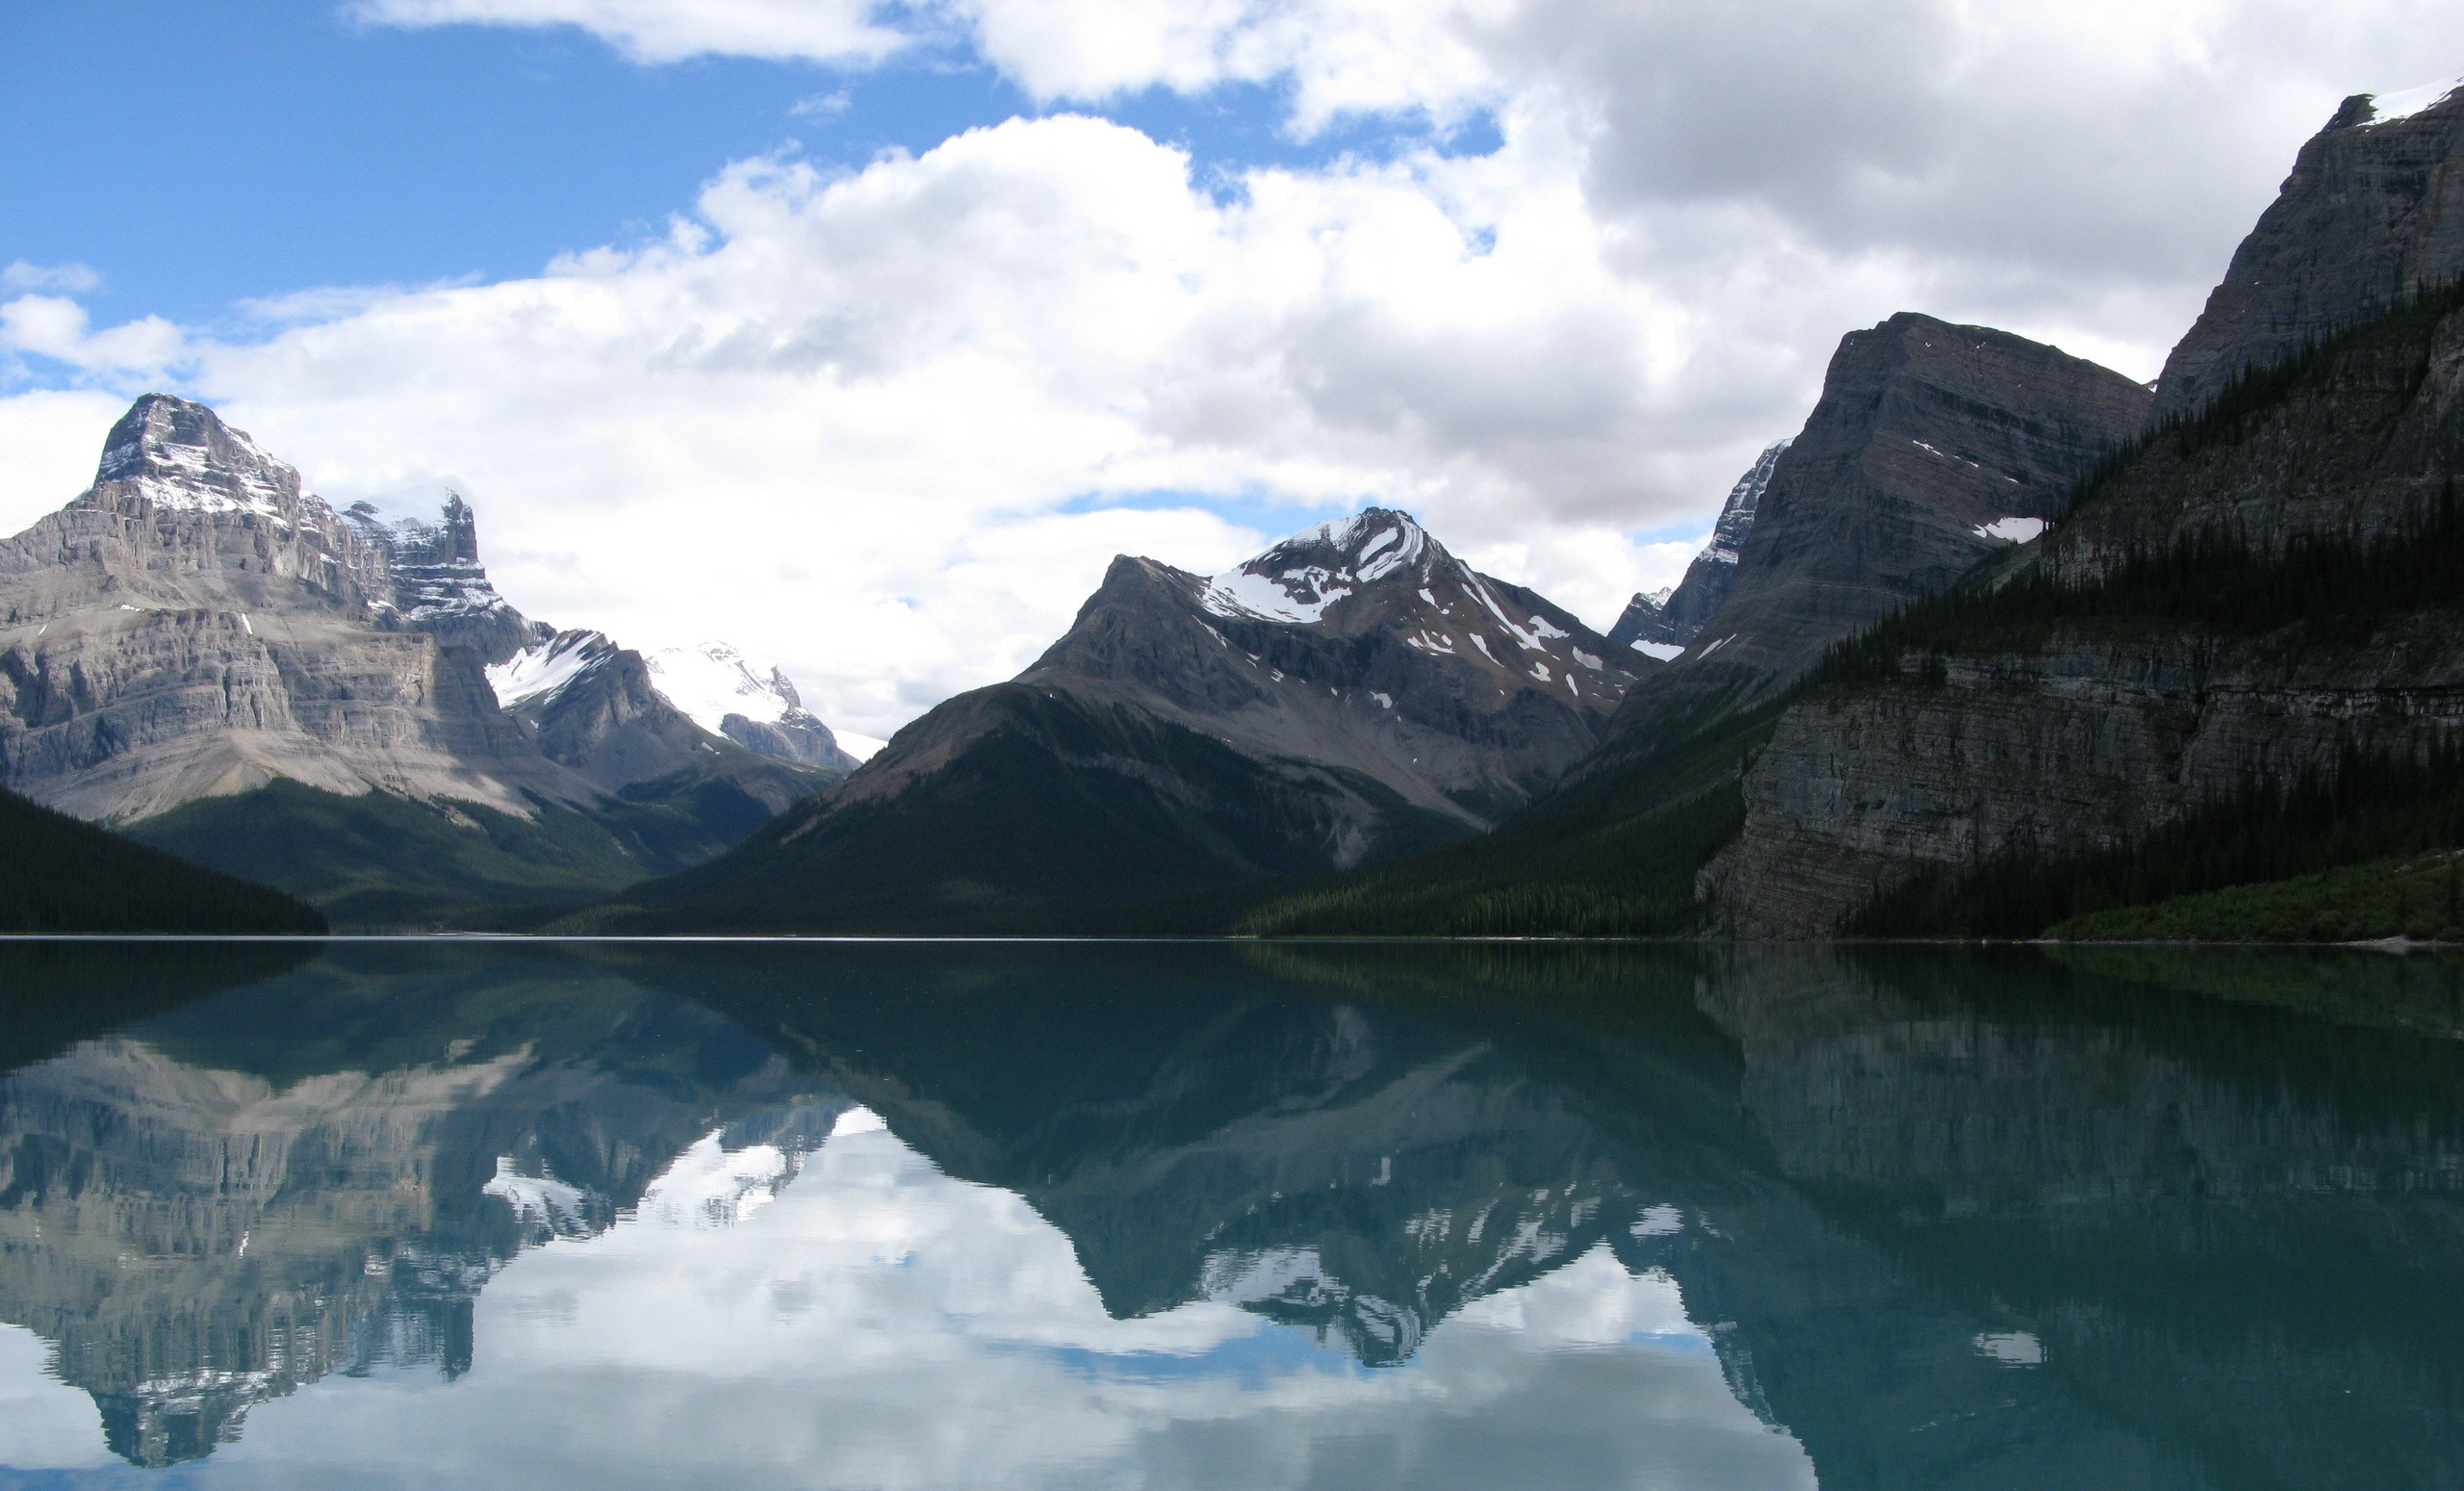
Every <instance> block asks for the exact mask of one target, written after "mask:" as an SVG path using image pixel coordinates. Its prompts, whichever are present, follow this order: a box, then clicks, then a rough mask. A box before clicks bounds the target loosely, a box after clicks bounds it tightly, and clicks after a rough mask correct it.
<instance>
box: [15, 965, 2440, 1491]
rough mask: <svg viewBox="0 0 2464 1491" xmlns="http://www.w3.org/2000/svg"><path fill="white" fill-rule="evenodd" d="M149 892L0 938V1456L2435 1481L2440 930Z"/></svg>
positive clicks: (2101, 1483) (37, 1472)
mask: <svg viewBox="0 0 2464 1491" xmlns="http://www.w3.org/2000/svg"><path fill="white" fill-rule="evenodd" d="M160 956H161V957H170V956H173V955H171V954H163V955H160ZM184 956H185V957H186V958H187V961H186V962H183V963H180V964H177V965H176V967H174V966H172V965H169V964H161V963H160V962H159V960H158V962H157V963H156V964H145V963H143V962H142V961H139V962H135V963H132V962H131V961H130V957H131V955H130V954H128V953H127V951H126V950H125V949H118V950H115V949H111V948H107V947H105V948H94V949H91V950H90V951H89V950H71V949H63V948H57V947H54V948H49V949H41V950H28V949H24V948H17V949H11V950H8V951H7V952H5V953H0V957H13V958H21V959H26V960H32V961H31V962H29V963H28V964H27V966H26V968H25V969H24V970H22V971H18V970H11V971H10V972H9V973H6V974H0V977H7V978H8V979H9V981H10V987H13V988H19V989H28V990H36V991H39V992H40V993H41V994H42V995H43V997H45V998H46V999H47V1000H50V1001H52V1002H53V1003H54V1004H56V1005H59V1006H60V1007H62V1008H68V1009H75V1010H83V1011H85V1012H86V1018H87V1019H88V1021H89V1029H88V1030H86V1031H84V1032H79V1031H74V1030H66V1031H55V1030H51V1029H50V1027H46V1032H47V1033H46V1035H45V1037H44V1041H43V1043H42V1045H41V1047H40V1049H39V1050H34V1049H29V1050H28V1051H27V1053H26V1054H27V1056H29V1057H35V1058H39V1059H35V1060H33V1061H32V1062H31V1064H30V1065H26V1066H23V1067H19V1068H18V1069H16V1070H15V1071H14V1072H13V1073H11V1074H10V1075H9V1076H8V1077H6V1079H5V1080H0V1321H5V1322H7V1323H9V1327H10V1328H6V1329H0V1467H6V1468H0V1487H8V1486H13V1485H29V1486H31V1485H35V1484H40V1485H43V1486H111V1485H119V1484H123V1483H125V1484H132V1485H133V1484H145V1485H163V1484H166V1483H171V1484H189V1483H195V1484H200V1485H222V1484H228V1485H240V1486H267V1485H281V1486H298V1487H325V1486H344V1485H349V1486H391V1485H402V1486H408V1485H431V1484H457V1485H474V1484H514V1483H521V1484H526V1485H537V1486H571V1487H588V1488H603V1487H620V1486H704V1485H714V1484H727V1485H730V1486H748V1487H763V1486H780V1487H788V1486H798V1487H825V1486H826V1487H874V1486H885V1487H886V1486H901V1487H942V1486H949V1487H959V1486H1053V1487H1061V1486H1068V1487H1080V1486H1110V1485H1119V1486H1154V1487H1170V1486H1189V1487H1198V1486H1221V1487H1240V1488H1247V1487H1286V1486H1291V1487H1302V1486H1323V1487H1346V1488H1351V1487H1377V1486H1415V1487H1419V1486H1427V1487H1447V1486H1457V1485H1460V1486H1467V1487H1468V1486H1484V1487H1495V1486H1512V1487H1557V1486H1565V1487H1577V1486H1581V1487H1599V1486H1638V1487H1639V1486H1669V1487H1804V1486H1811V1485H1814V1484H1816V1483H1817V1482H1818V1483H1819V1484H1820V1485H1822V1486H1825V1487H1833V1488H1840V1487H1929V1488H1930V1487H1971V1486H1972V1487H1979V1488H1982V1487H1989V1486H1990V1487H2089V1486H2094V1487H2099V1488H2106V1487H2111V1488H2128V1487H2166V1488H2172V1487H2217V1488H2227V1487H2229V1488H2237V1491H2238V1488H2245V1487H2270V1486H2286V1487H2292V1486H2302V1487H2330V1486H2354V1487H2361V1486H2369V1487H2390V1486H2406V1487H2442V1486H2458V1485H2464V1449H2459V1448H2458V1445H2459V1443H2464V1433H2459V1430H2464V1350H2459V1348H2464V1331H2459V1326H2464V1305H2459V1304H2458V1303H2457V1301H2456V1298H2455V1297H2456V1294H2457V1291H2456V1290H2455V1288H2454V1283H2455V1278H2456V1272H2457V1265H2458V1263H2459V1262H2464V1204H2459V1203H2464V1102H2459V1101H2458V1099H2459V1098H2464V1045H2459V1043H2458V1042H2457V1041H2453V1040H2451V1039H2449V1037H2448V1036H2447V1035H2446V1034H2445V1032H2447V1031H2451V1030H2453V1029H2457V1028H2464V1020H2460V1019H2459V1012H2464V1002H2459V999H2458V997H2457V996H2458V991H2459V989H2464V976H2460V975H2459V967H2464V964H2456V963H2451V962H2448V961H2444V960H2436V961H2434V960H2426V959H2420V958H2415V959H2410V960H2398V959H2390V958H2384V957H2380V956H2378V955H2363V954H2351V955H2333V956H2322V955H2306V954H2289V953H2288V954H2272V955H2261V954H2225V953H2211V954H2190V953H2183V954H2172V955H2162V956H2160V955H2155V954H2146V953H2130V954H2093V955H2091V954H2074V955H2066V960H2067V961H2063V962H2057V961H2055V960H2053V959H2051V958H2048V957H2047V956H2045V955H2043V954H2040V953H2038V952H2035V951H2032V950H2024V949H2016V950H2003V951H1998V952H1992V953H1978V952H1959V951H1950V950H1926V949H1891V950H1879V949H1857V948H1825V947H1812V946H1805V947H1765V948H1697V947H1647V948H1616V949H1609V948H1584V947H1522V948H1502V947H1489V948H1479V947H1474V948H1463V947H1443V946H1410V945H1388V946H1348V947H1347V946H1340V945H1280V946H1277V945H1265V946H1253V947H1239V946H1221V945H1202V944H1199V945H1165V944H1149V945H1128V946H1121V945H1114V946H1096V945H1077V946H1058V945H981V944H979V945H958V946H932V945H925V944H802V945H794V944H749V945H739V946H724V945H707V944H704V945H695V946H684V947H677V948H672V949H669V948H659V949H645V948H643V947H640V946H638V945H624V946H614V945H610V946H587V945H577V946H571V947H555V946H529V945H516V944H486V945H414V946H404V945H398V944H397V945H371V944H335V945H334V946H332V947H330V948H329V949H328V950H326V951H325V952H323V953H322V954H321V955H318V956H316V957H314V958H313V959H309V960H307V961H304V962H295V966H292V967H290V968H288V969H287V970H285V969H281V968H279V967H278V966H275V967H269V966H266V965H265V964H264V962H263V959H262V958H260V959H259V960H258V962H257V963H255V964H230V965H229V966H228V967H223V966H222V965H220V964H215V963H214V961H213V959H212V958H211V957H208V956H206V955H204V954H202V953H195V952H193V951H192V952H190V953H188V954H186V955H184ZM80 959H86V960H88V962H86V963H84V964H80V963H79V962H78V960H80ZM81 970H82V972H83V973H84V975H85V977H84V979H83V981H82V982H81V981H80V978H79V977H78V975H79V974H80V972H81ZM218 970H219V971H218ZM216 983H220V984H222V985H224V986H226V987H224V988H222V989H221V990H219V991H206V990H210V987H211V986H212V985H214V984H216ZM62 990H77V991H78V993H77V996H76V997H74V998H69V997H67V996H65V995H64V994H63V993H62ZM166 991H169V992H166ZM2217 993H2230V994H2234V995H2237V996H2241V997H2243V998H2245V999H2265V1000H2268V1001H2271V1003H2272V1005H2273V1006H2276V1007H2270V1006H2269V1005H2260V1004H2252V1003H2226V1002H2223V1001H2221V1000H2219V999H2217V998H2215V997H2212V996H2213V995H2215V994H2217ZM174 996H176V997H177V998H181V999H189V1000H191V1001H192V1002H189V1003H185V1004H181V1005H179V1007H177V1008H175V1009H171V1010H170V1011H169V1013H166V1014H150V1015H147V1014H146V1013H145V1012H147V1011H150V1010H153V1009H158V1008H161V1007H162V1006H163V1005H165V1004H167V1003H170V1002H171V1001H172V999H173V997H174ZM2287 1006H2289V1007H2290V1008H2285V1007H2287ZM129 1015H140V1016H142V1017H138V1018H135V1019H134V1021H133V1022H129V1023H118V1022H120V1021H122V1020H124V1019H126V1018H127V1017H128V1016H129ZM54 1023H55V1024H57V1019H55V1021H54ZM115 1023H118V1028H116V1029H110V1028H109V1027H110V1026H112V1025H114V1024H115ZM80 1034H83V1035H85V1036H86V1039H83V1040H77V1039H76V1038H77V1037H78V1036H79V1035H80ZM52 1051H57V1052H58V1054H56V1055H46V1054H45V1053H48V1052H52Z"/></svg>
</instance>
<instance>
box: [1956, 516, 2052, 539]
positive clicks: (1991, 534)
mask: <svg viewBox="0 0 2464 1491" xmlns="http://www.w3.org/2000/svg"><path fill="white" fill-rule="evenodd" d="M1973 531H1974V532H1975V534H1976V536H1977V537H1979V538H1992V539H1999V540H2001V541H2002V542H2003V543H2006V544H2024V543H2026V542H2027V541H2028V540H2030V539H2032V538H2035V537H2036V536H2037V535H2038V534H2040V533H2042V532H2043V531H2044V520H2043V519H2042V518H1996V519H1994V520H1993V521H1992V522H1991V523H1983V524H1979V525H1977V527H1975V529H1974V530H1973Z"/></svg>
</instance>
